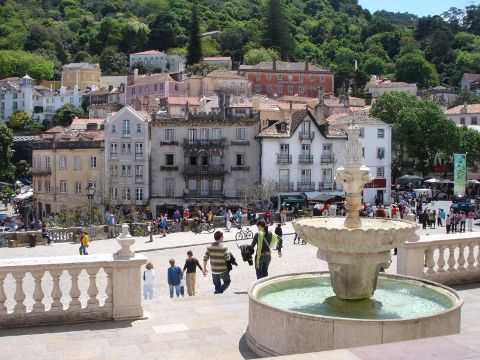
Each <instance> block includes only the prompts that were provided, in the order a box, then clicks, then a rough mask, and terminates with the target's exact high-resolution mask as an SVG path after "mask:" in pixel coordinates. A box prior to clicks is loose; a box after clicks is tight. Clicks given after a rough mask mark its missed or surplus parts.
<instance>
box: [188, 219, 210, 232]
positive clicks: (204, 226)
mask: <svg viewBox="0 0 480 360" xmlns="http://www.w3.org/2000/svg"><path fill="white" fill-rule="evenodd" d="M192 231H193V232H194V233H195V234H200V233H202V232H203V231H205V232H207V233H209V234H211V233H213V232H214V231H215V225H213V223H208V222H205V221H203V222H199V223H197V224H196V225H194V226H193V228H192Z"/></svg>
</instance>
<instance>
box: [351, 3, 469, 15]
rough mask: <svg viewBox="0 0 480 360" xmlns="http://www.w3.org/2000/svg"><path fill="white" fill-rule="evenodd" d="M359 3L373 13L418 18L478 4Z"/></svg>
mask: <svg viewBox="0 0 480 360" xmlns="http://www.w3.org/2000/svg"><path fill="white" fill-rule="evenodd" d="M358 3H359V4H360V5H361V6H362V7H363V8H366V9H368V10H370V12H371V13H373V12H375V11H376V10H387V11H392V12H409V13H411V14H415V15H418V16H426V15H440V14H441V13H443V12H444V11H446V10H448V9H449V8H451V7H457V8H460V9H464V8H465V7H466V6H469V5H472V4H478V1H472V0H359V1H358Z"/></svg>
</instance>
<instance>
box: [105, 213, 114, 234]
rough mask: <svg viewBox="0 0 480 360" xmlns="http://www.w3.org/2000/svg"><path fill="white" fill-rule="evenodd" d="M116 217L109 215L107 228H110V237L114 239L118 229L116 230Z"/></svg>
mask: <svg viewBox="0 0 480 360" xmlns="http://www.w3.org/2000/svg"><path fill="white" fill-rule="evenodd" d="M115 225H116V223H115V217H114V216H113V215H112V214H110V215H108V217H107V228H108V238H109V239H113V238H114V237H115V236H116V231H115Z"/></svg>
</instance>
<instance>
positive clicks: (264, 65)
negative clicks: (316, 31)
mask: <svg viewBox="0 0 480 360" xmlns="http://www.w3.org/2000/svg"><path fill="white" fill-rule="evenodd" d="M240 70H272V71H273V61H262V62H260V63H259V64H257V65H240ZM276 70H277V71H305V62H286V61H277V62H276ZM308 71H309V72H328V73H329V72H330V71H329V70H326V69H321V68H319V67H318V66H315V65H313V64H308Z"/></svg>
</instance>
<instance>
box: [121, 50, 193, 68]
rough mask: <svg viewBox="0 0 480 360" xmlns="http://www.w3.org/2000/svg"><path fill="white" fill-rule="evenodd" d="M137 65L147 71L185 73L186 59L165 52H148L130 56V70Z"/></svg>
mask: <svg viewBox="0 0 480 360" xmlns="http://www.w3.org/2000/svg"><path fill="white" fill-rule="evenodd" d="M136 64H143V65H144V66H145V67H146V68H147V69H152V70H153V69H156V70H160V71H162V72H183V71H185V64H186V59H185V58H184V57H183V56H180V55H169V54H165V53H164V52H163V51H158V50H147V51H142V52H137V53H134V54H130V69H133V68H134V67H135V65H136Z"/></svg>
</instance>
